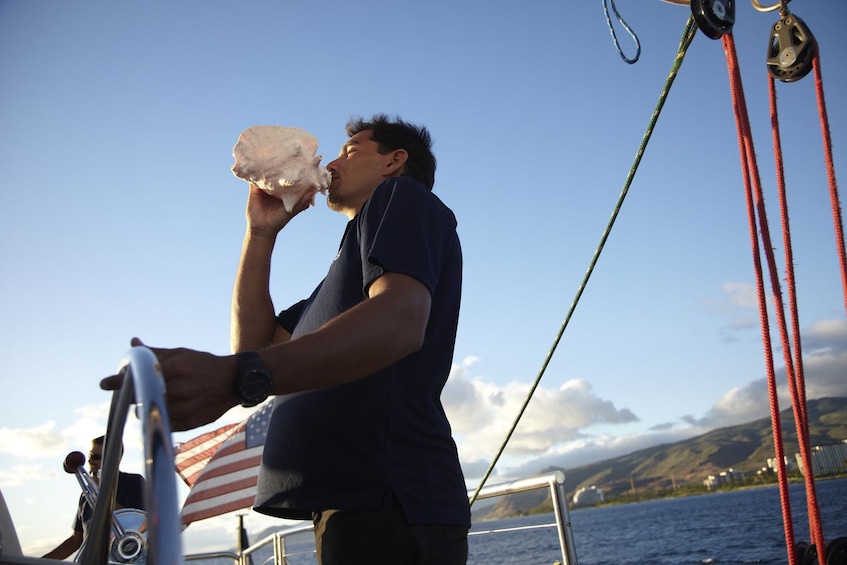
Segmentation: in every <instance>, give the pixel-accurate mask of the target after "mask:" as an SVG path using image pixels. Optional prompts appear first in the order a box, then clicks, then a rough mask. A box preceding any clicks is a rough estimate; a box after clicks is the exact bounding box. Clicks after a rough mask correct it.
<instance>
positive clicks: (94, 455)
mask: <svg viewBox="0 0 847 565" xmlns="http://www.w3.org/2000/svg"><path fill="white" fill-rule="evenodd" d="M88 458H89V459H91V460H92V461H100V460H101V459H103V454H102V453H89V454H88Z"/></svg>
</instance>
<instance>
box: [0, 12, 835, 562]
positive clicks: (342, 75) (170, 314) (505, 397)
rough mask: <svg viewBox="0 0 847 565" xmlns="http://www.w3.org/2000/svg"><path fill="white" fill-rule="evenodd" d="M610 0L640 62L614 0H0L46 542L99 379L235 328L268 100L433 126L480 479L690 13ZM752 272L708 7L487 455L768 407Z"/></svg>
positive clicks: (307, 224) (459, 362) (10, 213)
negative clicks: (592, 264)
mask: <svg viewBox="0 0 847 565" xmlns="http://www.w3.org/2000/svg"><path fill="white" fill-rule="evenodd" d="M617 6H618V9H619V11H620V12H621V14H622V15H623V16H624V18H625V19H626V21H627V23H628V24H629V25H630V26H631V27H632V28H633V29H634V30H635V32H636V33H637V34H638V36H639V38H640V40H641V44H642V55H641V59H640V60H639V61H638V62H637V63H636V64H634V65H627V64H625V63H624V62H623V61H622V60H621V59H620V57H619V56H618V54H617V52H616V50H615V48H614V45H613V43H612V39H611V36H610V34H609V31H608V28H607V26H606V21H605V18H604V16H603V9H602V2H600V1H599V0H598V1H592V2H568V3H563V2H530V3H514V2H512V3H505V2H503V3H491V2H485V3H482V2H464V3H455V2H444V1H440V0H435V1H432V2H427V3H424V4H422V3H415V4H411V3H399V4H398V3H396V2H385V1H382V0H377V1H374V2H369V3H364V4H362V3H359V4H350V3H341V2H333V1H329V2H322V3H314V2H294V1H289V2H269V1H268V2H259V1H245V2H240V3H237V4H236V3H227V2H220V1H208V2H202V3H201V2H188V1H187V2H178V3H176V2H171V3H166V2H158V1H154V2H144V3H120V4H115V3H108V2H93V1H80V2H74V3H59V2H52V3H47V2H28V1H25V0H0V72H2V77H3V78H2V82H0V131H2V135H0V170H2V190H0V265H2V274H3V276H2V281H3V282H2V292H0V344H2V346H0V347H2V352H3V357H4V368H3V382H4V383H5V387H4V388H5V390H4V393H3V394H2V396H0V410H1V411H0V413H2V415H3V416H2V421H0V488H2V492H3V495H4V497H5V499H6V501H7V503H8V504H9V506H10V508H11V511H12V514H13V517H14V519H15V522H16V525H17V528H18V531H19V535H20V537H21V540H22V543H23V545H24V548H25V550H26V551H27V552H31V553H32V554H37V553H39V552H41V551H43V550H46V549H48V548H49V547H51V546H53V545H55V544H56V543H58V542H59V541H60V540H62V539H64V537H66V536H67V535H68V534H69V533H70V528H71V520H72V517H73V511H74V504H75V500H76V498H77V495H78V488H77V486H76V483H75V481H74V480H73V479H72V478H71V477H70V476H68V475H66V474H64V473H63V472H62V471H61V467H60V465H61V461H62V459H63V458H64V456H65V454H66V453H67V452H68V451H72V450H81V451H85V450H86V449H87V447H88V442H89V440H90V438H91V437H94V436H96V435H99V434H101V433H103V431H104V430H105V425H106V414H107V412H108V406H109V401H110V397H109V395H108V394H107V393H105V392H102V391H100V390H99V388H98V386H97V383H98V382H99V380H100V378H101V377H103V376H105V375H108V374H111V373H112V372H113V371H114V370H115V369H116V368H117V366H118V364H119V362H120V360H121V358H122V356H123V354H124V353H125V352H126V350H127V349H128V347H129V340H130V338H131V337H133V336H139V337H141V338H142V339H143V340H144V341H145V342H146V343H149V344H151V345H156V346H163V347H173V346H186V347H193V348H197V349H201V350H206V351H211V352H214V353H219V354H223V353H227V352H228V349H229V344H228V328H229V298H230V291H231V285H232V281H233V276H234V273H235V268H236V264H237V260H238V255H239V251H240V246H241V238H242V235H243V231H244V215H243V214H244V212H243V210H244V202H245V198H246V185H245V184H244V183H243V182H242V181H239V180H238V179H236V178H235V177H234V176H233V175H232V173H231V172H230V167H231V165H232V162H233V159H232V154H231V153H232V147H233V145H234V144H235V141H236V139H237V138H238V135H239V134H240V133H241V131H243V130H244V129H246V128H247V127H250V126H253V125H262V124H272V125H284V126H292V127H299V128H302V129H305V130H307V131H309V132H311V133H312V134H313V135H315V136H316V137H317V139H318V140H319V142H320V149H319V152H320V153H322V154H323V155H324V157H325V159H324V163H326V162H328V161H329V160H330V157H332V156H334V155H335V154H336V152H337V151H338V148H339V147H340V146H341V144H342V143H343V142H344V139H345V135H344V124H345V123H346V121H347V119H348V118H349V117H350V116H358V115H364V116H368V115H370V114H373V113H375V112H385V113H389V114H399V115H401V116H403V117H404V118H405V119H407V120H410V121H413V122H419V123H423V124H426V125H427V126H428V127H429V128H430V129H431V131H432V134H433V137H434V139H435V150H436V155H437V157H438V161H439V167H438V173H437V177H436V186H435V191H436V193H437V194H438V195H439V196H440V197H441V198H442V200H444V201H445V202H446V203H447V204H448V205H449V206H450V207H451V208H453V210H454V211H455V213H456V215H457V217H458V220H459V232H460V236H461V238H462V242H463V246H464V252H465V282H464V298H463V310H462V316H461V322H460V327H459V335H458V339H457V343H456V352H455V360H454V371H453V374H452V376H451V379H450V382H449V383H448V386H447V388H446V390H445V393H444V401H445V405H446V406H447V408H448V410H449V412H450V414H451V417H452V421H453V425H454V431H455V434H456V439H457V443H458V444H459V448H460V452H461V456H462V459H463V462H464V463H465V469H466V472H467V475H468V478H469V485H470V486H475V483H474V479H475V478H477V480H478V477H479V476H480V475H481V473H482V471H483V470H484V469H485V468H486V466H487V464H488V462H489V461H491V458H492V457H493V456H494V454H495V453H496V452H497V449H498V448H499V446H500V443H501V442H502V440H503V438H504V436H505V432H506V429H507V428H508V425H509V424H510V423H511V421H512V419H513V418H514V416H515V414H516V412H517V408H518V406H519V405H520V403H521V402H522V401H523V399H524V398H525V396H526V394H527V390H528V388H529V386H530V384H531V383H532V381H533V380H534V379H535V377H536V375H537V374H538V371H539V369H540V367H541V363H542V361H543V359H544V357H545V355H546V354H547V352H548V350H549V349H550V347H551V345H552V343H553V339H554V337H555V335H556V332H557V331H558V329H559V326H560V324H561V323H562V320H563V319H564V316H565V314H566V312H567V310H568V307H569V306H570V304H571V301H572V300H573V298H574V295H575V293H576V290H577V287H578V285H579V283H580V282H581V280H582V277H583V275H584V273H585V271H586V268H587V267H588V264H589V261H590V259H591V256H592V254H593V253H594V250H595V248H596V246H597V244H598V243H599V240H600V235H601V233H602V232H603V230H604V229H605V227H606V224H607V222H608V220H609V217H610V215H611V213H612V210H613V207H614V205H615V202H616V200H617V198H618V195H619V193H620V191H621V188H622V187H623V183H624V180H625V178H626V175H627V172H628V171H629V168H630V165H631V164H632V161H633V158H634V156H635V152H636V150H637V148H638V144H639V143H640V141H641V137H642V135H643V133H644V130H645V128H646V126H647V124H648V121H649V118H650V115H651V113H652V111H653V108H654V106H655V104H656V101H657V99H658V96H659V93H660V91H661V88H662V85H663V83H664V81H665V78H666V76H667V73H668V71H669V69H670V67H671V63H672V61H673V58H674V55H675V54H676V51H677V47H678V44H679V39H680V36H681V34H682V30H683V27H684V24H685V21H686V19H687V17H688V9H687V8H686V7H682V6H677V5H672V4H669V3H665V2H660V1H658V0H654V1H652V2H645V1H638V2H636V1H634V0H619V1H618V2H617ZM790 8H791V10H792V12H794V13H795V14H797V15H799V16H800V17H801V18H802V19H803V20H804V21H805V22H806V24H807V25H808V27H809V28H810V29H811V31H812V32H813V33H814V35H815V36H816V37H817V39H818V42H819V44H820V52H821V61H822V68H823V76H824V88H825V94H826V99H827V102H828V112H829V120H830V126H831V135H832V143H833V147H834V159H835V167H836V172H839V171H841V173H842V177H843V169H844V166H845V164H847V163H845V162H847V154H846V153H845V149H844V148H845V144H847V139H845V137H847V106H845V105H844V104H843V103H842V102H841V101H843V100H845V99H847V75H845V70H844V69H845V67H844V65H843V61H844V60H845V59H847V46H845V43H844V41H843V39H842V37H841V31H842V30H841V29H840V26H841V25H843V22H844V21H847V4H845V3H844V2H842V1H840V0H818V1H816V2H807V1H803V0H795V1H794V2H792V3H791V4H790ZM736 10H737V12H736V19H737V23H736V25H735V27H734V37H735V39H736V44H737V49H738V55H739V59H740V65H741V70H742V75H743V78H744V87H745V92H746V96H747V101H748V105H749V109H750V117H751V122H752V124H753V131H754V141H755V143H756V148H757V154H758V157H759V166H760V171H761V175H762V179H763V184H764V187H765V191H766V202H767V204H768V211H769V215H770V225H771V230H772V232H773V233H774V245H775V247H776V248H777V249H776V251H777V257H778V258H779V261H780V271H782V266H781V256H782V242H781V239H780V235H779V232H780V227H779V219H778V218H779V217H778V210H777V208H776V205H777V199H776V194H775V192H774V180H773V179H774V166H773V157H772V144H771V138H770V129H769V128H770V121H769V120H770V118H769V115H768V104H767V74H766V66H765V55H766V52H767V46H768V44H769V38H770V32H771V26H772V25H773V24H774V23H775V22H776V21H777V20H778V15H777V14H776V13H775V12H771V13H759V12H756V11H755V10H753V8H752V7H751V5H750V4H749V3H748V2H738V3H737V8H736ZM617 31H618V36H619V37H620V39H621V42H622V46H623V48H624V50H625V51H626V52H627V53H628V54H632V53H633V51H634V47H633V44H632V42H631V39H629V37H628V36H627V35H626V34H625V32H623V30H622V29H621V28H620V27H618V28H617ZM777 92H778V96H779V110H780V119H781V124H782V141H783V151H784V155H785V160H786V178H787V183H788V193H789V202H790V211H791V214H792V216H791V218H792V219H791V226H792V230H793V236H794V239H793V245H794V254H795V260H796V263H797V281H798V296H799V306H800V320H801V326H802V330H803V339H804V343H805V355H806V360H807V365H806V367H807V375H806V378H807V389H808V395H809V397H811V398H815V397H821V396H845V395H847V383H845V379H844V377H843V375H844V369H845V367H847V356H845V350H847V324H845V306H844V297H843V294H842V290H841V288H842V287H841V277H840V272H839V267H838V262H837V255H836V251H835V243H834V241H835V240H834V230H833V224H832V215H831V209H830V200H829V193H828V188H827V185H826V175H825V169H824V162H823V151H822V147H821V133H820V125H819V120H818V113H817V107H816V101H815V94H814V82H813V77H812V76H811V75H809V76H807V77H806V78H804V79H803V80H801V81H798V82H796V83H791V84H784V83H778V84H777ZM842 180H843V179H842ZM344 223H345V218H344V217H343V216H340V215H338V214H335V213H333V212H331V211H329V210H328V209H327V208H326V206H325V201H324V198H323V197H322V196H318V197H317V202H316V206H315V207H314V208H313V209H310V210H308V211H307V212H306V213H303V214H302V215H300V216H299V217H298V218H297V219H296V221H294V222H292V224H291V225H290V226H289V227H287V228H286V230H285V231H284V233H283V235H282V236H281V239H280V242H279V244H278V246H277V250H276V257H275V263H274V269H273V273H272V295H273V298H274V301H275V304H276V306H277V307H278V308H282V307H284V306H287V305H288V304H290V303H292V302H294V301H295V300H297V299H299V298H301V297H304V296H305V295H307V294H308V293H309V292H310V291H311V289H312V287H313V286H314V285H315V284H316V283H317V282H318V281H319V280H320V279H321V278H322V276H323V274H324V272H325V269H326V267H327V265H328V264H329V261H330V260H331V259H332V257H333V256H334V254H335V249H336V248H337V245H338V241H339V238H340V236H341V232H342V230H343V226H344ZM753 283H754V274H753V267H752V260H751V250H750V236H749V231H748V227H747V220H746V211H745V206H744V197H743V183H742V177H741V172H740V166H739V157H738V145H737V138H736V132H735V122H734V118H733V114H732V108H731V100H730V93H729V86H728V78H727V70H726V59H725V57H724V54H723V50H722V47H721V42H720V41H714V40H711V39H708V38H707V37H706V36H705V35H703V34H702V33H698V36H697V37H696V38H695V40H694V42H693V44H692V45H691V47H690V49H689V51H688V54H687V56H686V59H685V62H684V63H683V65H682V69H681V72H680V74H679V77H678V78H677V81H676V83H675V84H674V86H673V88H672V89H671V92H670V96H669V98H668V101H667V104H666V105H665V108H664V110H663V113H662V115H661V117H660V119H659V122H658V126H657V128H656V131H655V133H654V134H653V138H652V140H651V142H650V145H649V146H648V149H647V152H646V154H645V156H644V159H643V161H642V164H641V167H640V168H639V170H638V173H637V175H636V177H635V180H634V182H633V184H632V187H631V189H630V192H629V195H628V196H627V199H626V201H625V203H624V206H623V208H622V210H621V213H620V216H619V218H618V221H617V223H616V224H615V226H614V229H613V230H612V233H611V236H610V237H609V240H608V243H607V245H606V248H605V250H604V251H603V254H602V255H601V257H600V260H599V262H598V264H597V267H596V269H595V272H594V274H593V276H592V278H591V280H590V281H589V284H588V287H587V289H586V291H585V293H584V295H583V297H582V299H581V301H580V303H579V305H578V307H577V309H576V312H575V314H574V316H573V318H572V320H571V322H570V325H569V327H568V330H567V331H566V332H565V335H564V338H563V340H562V342H561V343H560V345H559V346H558V348H557V350H556V353H555V356H554V357H553V361H552V363H551V364H550V366H549V368H548V369H547V372H546V375H545V377H544V379H543V380H542V383H541V386H540V388H539V390H538V392H537V393H536V397H535V399H534V400H533V403H532V404H531V406H530V409H529V411H528V413H527V415H526V417H525V420H524V422H523V423H522V425H521V427H520V428H519V429H518V432H517V433H516V436H515V438H514V440H513V442H512V444H510V446H509V448H508V449H507V451H506V454H505V455H504V458H503V460H502V461H501V463H500V464H499V465H498V467H497V469H496V470H495V477H494V478H493V479H492V480H497V479H498V478H504V477H509V476H515V475H527V474H533V473H535V472H537V471H538V470H539V469H540V468H542V467H543V466H545V465H549V464H558V465H563V466H565V467H567V466H575V465H579V464H582V463H587V462H590V461H593V460H597V459H602V458H605V457H609V456H614V455H620V454H623V453H628V452H630V451H633V450H635V449H639V448H642V447H646V446H648V445H653V444H656V443H660V442H667V441H674V440H677V439H683V438H685V437H690V436H692V435H696V434H699V433H703V432H704V431H707V430H709V429H713V428H715V427H719V426H725V425H730V424H734V423H739V422H743V421H748V420H751V419H753V418H758V417H764V416H766V415H767V413H768V412H767V410H768V400H767V395H766V393H765V389H764V381H763V377H764V375H765V364H764V358H763V352H762V345H761V341H762V340H761V330H760V328H759V322H758V313H757V309H756V303H755V293H754V289H753V286H752V285H753ZM776 343H778V341H777V342H776ZM776 362H777V365H778V366H779V367H781V366H782V362H781V355H780V354H779V352H777V353H776ZM779 379H780V382H781V383H782V382H784V377H783V375H782V372H780V377H779ZM783 406H787V404H783ZM245 415H246V412H245V411H243V410H241V409H237V410H233V411H232V412H230V413H228V414H227V415H226V416H224V418H223V419H222V420H221V421H220V422H219V424H221V425H222V424H224V423H229V422H233V421H238V420H240V419H242V418H243V417H245ZM214 427H216V425H212V426H208V427H207V428H203V429H201V430H197V431H196V432H185V433H180V434H176V435H175V437H174V440H175V441H185V440H187V439H190V438H191V437H193V436H194V435H196V434H197V433H200V432H201V431H207V429H213V428H214ZM125 442H126V444H127V454H126V456H125V458H124V465H123V468H124V470H129V471H140V470H141V455H140V453H141V450H140V446H141V441H140V432H139V431H138V426H137V424H136V423H134V422H132V421H131V422H130V425H129V426H128V428H127V434H126V436H125ZM183 494H184V493H183ZM234 524H235V519H234V518H232V517H231V516H226V517H224V518H222V519H218V520H215V519H213V520H209V521H207V523H198V524H195V525H192V526H191V528H189V530H187V531H186V533H185V536H184V539H185V540H186V546H187V547H188V548H195V549H196V548H198V547H200V546H203V547H208V545H203V544H204V543H206V541H205V540H207V539H209V537H210V536H212V535H216V536H217V539H221V535H222V534H221V532H226V533H225V534H223V535H224V536H225V539H229V537H231V532H232V531H233V527H234ZM247 525H248V527H251V528H252V527H258V525H259V522H258V518H256V517H255V516H252V515H251V516H249V517H248V519H247Z"/></svg>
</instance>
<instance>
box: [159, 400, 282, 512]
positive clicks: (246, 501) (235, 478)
mask: <svg viewBox="0 0 847 565" xmlns="http://www.w3.org/2000/svg"><path fill="white" fill-rule="evenodd" d="M272 409H273V400H269V401H268V402H266V403H265V404H264V405H262V407H261V408H259V409H258V410H256V411H255V412H254V413H253V414H251V415H250V416H249V417H248V418H247V419H246V420H244V421H243V422H241V423H240V424H229V425H226V426H223V427H221V428H218V429H217V430H214V431H212V432H207V433H205V434H203V435H201V436H198V437H196V438H194V439H192V440H190V441H187V442H185V443H181V444H178V445H177V446H175V449H174V450H175V451H176V457H175V462H176V468H177V472H178V473H179V474H180V476H181V477H182V478H183V480H184V481H185V482H186V484H188V485H189V486H190V487H191V490H190V491H189V493H188V497H187V498H186V499H185V502H184V503H183V506H182V513H181V514H182V523H183V525H185V526H188V524H190V523H191V522H195V521H197V520H202V519H204V518H211V517H213V516H218V515H220V514H224V513H226V512H232V511H234V510H239V509H241V508H248V507H250V506H252V505H253V501H254V500H255V498H256V484H257V483H258V476H259V465H260V464H261V462H262V451H263V450H264V446H265V436H266V435H267V430H268V422H269V421H270V416H271V412H272Z"/></svg>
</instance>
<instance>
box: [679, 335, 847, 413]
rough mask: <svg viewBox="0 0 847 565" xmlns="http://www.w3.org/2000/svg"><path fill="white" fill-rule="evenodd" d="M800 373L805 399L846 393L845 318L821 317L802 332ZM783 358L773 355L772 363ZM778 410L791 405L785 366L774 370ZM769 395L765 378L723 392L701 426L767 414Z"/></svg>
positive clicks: (846, 342)
mask: <svg viewBox="0 0 847 565" xmlns="http://www.w3.org/2000/svg"><path fill="white" fill-rule="evenodd" d="M803 347H804V352H803V376H804V379H803V380H804V384H805V391H806V398H807V399H815V398H826V397H842V396H847V379H845V378H844V376H845V375H847V320H843V319H840V320H824V321H820V322H817V323H815V324H813V325H812V326H811V327H810V328H809V329H808V330H806V332H805V333H804V334H803ZM781 360H782V358H781V357H776V356H775V358H774V363H778V362H780V361H781ZM775 383H776V387H777V397H778V400H779V405H780V409H781V410H784V409H785V408H788V407H790V406H791V396H790V394H789V390H788V384H787V377H786V371H785V367H784V366H783V367H781V368H779V369H776V370H775ZM769 414H770V394H769V392H768V383H767V379H766V378H765V377H762V378H759V379H756V380H753V381H751V382H749V383H747V384H746V385H744V386H743V387H739V388H733V389H731V390H729V391H728V392H726V393H725V394H724V395H723V396H722V397H721V398H720V399H719V400H718V401H717V402H716V403H715V405H714V406H712V408H711V409H710V410H709V411H708V412H707V413H706V415H705V416H704V417H703V418H700V419H698V420H694V419H691V421H696V423H697V424H698V425H700V426H703V427H705V428H708V429H714V428H718V427H723V426H732V425H736V424H741V423H744V422H749V421H751V420H756V419H758V418H764V417H767V416H768V415H769Z"/></svg>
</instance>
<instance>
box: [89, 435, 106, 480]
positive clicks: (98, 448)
mask: <svg viewBox="0 0 847 565" xmlns="http://www.w3.org/2000/svg"><path fill="white" fill-rule="evenodd" d="M102 460H103V446H102V445H97V444H94V443H93V444H91V451H89V452H88V469H89V473H90V474H92V475H96V474H99V473H100V463H102Z"/></svg>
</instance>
